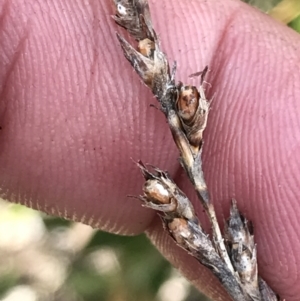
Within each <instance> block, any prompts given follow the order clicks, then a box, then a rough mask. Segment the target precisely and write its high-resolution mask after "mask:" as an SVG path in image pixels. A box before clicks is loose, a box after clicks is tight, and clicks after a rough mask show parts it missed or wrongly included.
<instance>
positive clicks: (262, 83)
mask: <svg viewBox="0 0 300 301" xmlns="http://www.w3.org/2000/svg"><path fill="white" fill-rule="evenodd" d="M150 5H151V10H152V15H153V22H154V25H155V28H156V30H157V32H158V33H159V36H160V38H161V41H162V45H163V49H164V50H165V52H166V53H167V54H168V57H169V59H170V61H172V60H174V59H176V60H177V62H178V73H177V79H178V80H182V81H185V82H187V83H189V84H194V85H197V84H198V82H197V81H198V79H197V78H194V79H188V75H189V74H191V73H194V72H197V71H200V70H202V69H203V68H204V67H205V65H208V66H209V68H210V70H211V72H210V73H209V75H208V78H207V81H208V82H209V83H210V85H209V86H208V87H207V94H208V96H209V97H210V98H211V97H214V98H213V102H212V106H211V111H210V116H209V120H208V126H207V129H206V131H205V135H204V139H205V145H204V153H203V162H204V163H203V169H204V172H205V175H206V180H207V185H208V187H209V190H210V193H211V197H212V200H213V202H214V204H215V207H216V211H217V214H218V216H219V218H220V220H223V218H225V217H227V216H228V210H229V204H230V199H231V198H232V197H234V198H236V199H237V201H238V206H239V208H240V210H241V211H242V212H243V213H244V214H245V216H246V217H247V218H248V219H251V220H252V221H253V223H254V225H255V234H256V242H257V244H258V260H259V269H260V274H261V275H262V276H263V277H264V278H265V279H266V280H267V281H268V283H269V284H270V285H271V286H272V287H273V288H274V289H275V290H276V292H278V293H279V294H280V295H281V296H282V297H283V298H286V300H288V301H296V300H298V299H299V297H298V296H299V295H300V286H299V282H300V279H299V278H300V276H299V274H300V252H299V249H300V234H299V222H298V216H299V214H300V206H299V199H300V192H299V178H298V173H299V170H300V152H299V142H300V132H299V120H300V119H299V115H300V105H299V96H300V85H299V82H300V81H299V60H300V52H299V48H300V38H299V37H300V36H299V35H298V34H297V33H295V32H293V31H292V30H290V29H288V28H287V27H285V26H283V25H281V24H279V23H277V22H275V21H273V20H272V19H271V18H270V17H268V16H265V15H263V14H262V13H260V12H258V11H256V10H254V9H252V8H250V7H248V6H246V5H244V4H242V3H240V2H238V1H230V0H227V1H225V0H224V1H204V0H203V1H202V0H199V1H196V0H183V1H182V0H173V1H168V0H159V1H158V0H156V1H155V0H152V1H150ZM0 7H1V22H0V41H1V43H0V48H1V50H0V55H1V58H0V64H1V67H0V87H1V90H0V91H1V102H0V126H1V128H0V139H1V141H0V170H1V171H0V188H1V195H2V197H3V198H6V199H8V200H10V201H13V202H21V203H23V204H26V205H28V206H31V207H33V208H37V209H40V210H43V211H46V212H48V213H50V214H55V215H61V216H64V217H67V218H71V219H73V220H76V221H83V222H85V223H88V224H91V225H92V226H94V227H98V228H100V229H102V230H105V231H110V232H114V233H120V234H126V235H132V234H138V233H141V232H143V231H146V233H147V235H148V236H149V237H150V239H151V240H152V241H153V243H154V244H155V245H156V246H157V247H158V249H159V250H160V251H161V252H162V253H163V254H164V256H166V258H167V259H168V260H170V261H171V262H172V263H173V264H174V265H175V266H176V267H178V268H179V269H180V270H181V271H182V272H183V274H184V275H185V276H186V277H187V278H188V279H190V280H191V281H192V282H193V283H194V284H195V285H196V286H197V287H198V288H199V290H202V291H203V292H204V293H206V294H207V295H208V296H210V297H211V298H213V299H216V300H229V299H228V297H227V295H226V293H225V292H224V291H223V289H222V288H221V287H220V286H219V285H218V284H217V281H216V280H215V279H214V278H213V277H212V276H211V274H210V273H209V272H208V271H207V270H206V269H204V268H202V267H201V266H198V265H196V264H195V261H194V260H193V258H191V257H189V256H188V255H187V254H185V253H184V252H183V251H182V250H181V249H180V248H178V247H176V246H174V244H173V242H172V241H171V239H170V238H169V237H167V236H166V235H165V234H164V233H163V231H162V227H161V223H160V221H159V220H158V218H157V217H156V215H155V213H154V212H152V211H151V210H149V209H146V208H142V207H141V206H140V203H139V201H138V200H136V199H132V198H127V197H126V195H128V194H130V195H138V194H140V193H141V186H142V183H143V179H142V177H141V175H140V173H139V171H138V169H137V168H136V167H135V165H134V163H133V162H132V160H131V159H130V158H132V159H133V160H138V159H142V160H143V161H144V162H147V163H148V162H149V163H152V164H155V165H156V166H159V167H160V168H162V169H167V170H168V171H169V172H170V174H171V175H172V176H173V177H174V178H175V180H176V181H177V183H178V184H179V185H180V187H182V188H183V189H184V190H185V191H187V193H188V195H189V196H190V197H191V199H192V200H193V201H194V203H195V207H196V210H197V212H198V213H199V216H200V219H201V220H202V221H203V224H204V227H205V228H206V229H207V230H208V229H209V226H208V225H207V222H206V219H205V218H204V216H203V213H202V210H201V208H200V205H199V202H197V200H196V199H195V197H194V194H193V189H192V187H191V185H190V184H189V183H188V182H187V180H186V178H185V176H184V175H183V174H182V171H181V169H180V166H179V164H178V161H177V157H178V152H177V150H176V148H175V146H174V144H173V142H172V139H171V135H170V134H169V133H168V128H167V125H166V122H165V120H164V117H163V115H162V114H160V113H159V112H158V111H157V110H156V109H153V108H149V104H150V103H153V104H156V101H155V99H154V98H153V96H152V95H151V93H150V91H149V90H148V89H147V88H146V87H145V86H144V85H143V84H142V83H141V82H140V80H139V78H138V77H137V75H136V74H135V73H134V71H133V70H132V68H131V66H130V65H129V63H128V62H127V61H126V60H125V59H124V58H123V57H122V53H121V50H120V48H119V45H118V43H117V39H116V37H115V32H116V31H118V32H122V33H124V32H123V31H122V29H120V28H117V26H116V25H115V24H114V22H113V21H112V20H111V18H110V15H111V14H113V7H112V5H111V2H110V1H108V0H101V1H96V0H95V1H82V0H77V1H61V0H55V1H44V0H36V1H26V2H25V1H21V0H10V1H8V0H0ZM166 15H167V17H166ZM125 36H126V35H125ZM196 267H197V268H196ZM217 298H219V299H217Z"/></svg>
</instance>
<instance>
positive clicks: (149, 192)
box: [113, 0, 279, 301]
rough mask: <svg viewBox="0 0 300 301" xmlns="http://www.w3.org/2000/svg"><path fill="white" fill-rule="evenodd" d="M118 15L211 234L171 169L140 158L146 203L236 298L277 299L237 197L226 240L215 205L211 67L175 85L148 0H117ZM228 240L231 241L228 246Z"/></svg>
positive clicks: (126, 46) (128, 53)
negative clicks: (194, 81) (205, 148)
mask: <svg viewBox="0 0 300 301" xmlns="http://www.w3.org/2000/svg"><path fill="white" fill-rule="evenodd" d="M114 3H115V6H116V15H115V16H113V18H114V20H115V21H116V22H117V23H118V24H119V25H120V26H122V27H124V28H125V29H126V30H127V31H128V32H129V33H130V34H131V35H132V36H133V38H134V39H135V40H136V44H137V45H135V46H132V45H131V44H130V43H128V42H127V41H126V40H125V39H124V38H123V37H121V36H119V35H117V37H118V39H119V42H120V44H121V47H122V50H123V53H124V56H125V57H126V59H127V60H128V61H129V62H130V63H131V65H132V66H133V68H134V69H135V71H136V72H137V73H138V75H139V76H140V78H141V79H142V81H143V82H144V83H145V84H146V85H147V86H148V87H149V88H150V89H151V91H152V93H153V94H154V95H155V96H156V98H157V100H158V101H159V103H160V105H161V110H162V112H163V113H164V114H165V116H166V119H167V122H168V125H169V128H170V130H171V132H172V135H173V139H174V141H175V143H176V145H177V148H178V150H179V152H180V162H181V164H182V166H183V168H184V170H185V171H186V173H187V175H188V177H189V179H190V181H191V183H192V184H193V185H194V188H195V190H196V192H197V195H198V197H199V199H200V201H201V203H202V205H203V208H204V210H205V212H206V214H207V216H208V218H209V221H210V224H211V227H212V238H210V236H209V235H207V234H206V233H205V232H204V231H203V229H202V227H201V225H200V223H199V221H198V218H197V216H196V214H195V210H194V207H193V205H192V203H191V202H190V201H189V199H188V198H187V196H186V195H185V194H184V193H183V192H182V191H181V190H180V189H179V188H178V187H177V185H176V184H175V182H174V181H173V180H172V179H171V178H170V177H169V176H168V174H167V173H166V172H163V171H162V170H160V169H158V168H153V172H150V171H149V170H148V169H147V168H146V166H145V165H144V164H143V163H142V162H141V161H140V162H138V163H137V165H138V166H139V168H140V170H141V171H142V173H143V176H144V178H145V184H144V187H143V195H142V196H140V197H139V199H140V200H141V201H142V202H143V206H145V207H148V208H151V209H153V210H156V211H158V212H159V214H160V215H161V218H162V220H163V222H164V226H165V228H166V229H167V231H168V232H169V233H170V235H171V237H173V239H174V240H175V241H176V242H177V244H178V245H179V246H180V247H182V248H184V249H185V250H186V251H187V252H189V253H190V254H191V255H192V256H193V257H195V258H196V259H197V260H198V261H199V262H200V263H201V264H203V265H205V266H206V267H207V268H209V269H210V270H211V271H212V273H214V275H216V277H217V278H218V279H219V281H220V282H221V283H222V285H223V286H224V287H225V289H226V290H227V292H228V293H229V295H230V296H231V297H232V299H233V300H236V301H242V300H244V301H277V300H279V298H278V297H277V296H276V295H275V294H274V293H273V292H272V290H271V289H270V288H269V287H268V286H267V284H266V283H265V282H264V281H263V280H262V279H261V278H260V277H258V273H257V258H256V245H255V243H254V237H253V233H252V231H251V229H250V228H249V226H248V223H247V222H246V220H245V219H244V218H243V217H242V216H241V214H240V213H239V211H238V209H237V206H236V203H235V202H233V203H232V206H231V210H230V218H229V220H228V221H227V224H226V228H225V235H224V237H225V240H224V239H223V236H222V233H221V230H220V227H219V224H218V221H217V217H216V213H215V209H214V206H213V204H212V203H211V201H210V198H209V194H208V189H207V186H206V183H205V180H204V175H203V170H202V161H201V151H202V139H203V131H204V129H205V127H206V124H207V118H208V112H209V102H208V100H207V99H206V96H205V91H204V87H203V83H204V77H205V75H206V73H207V70H208V68H207V67H205V68H204V70H203V71H201V72H197V73H194V74H192V75H191V76H192V77H193V76H199V75H201V81H200V87H199V89H197V88H196V87H194V86H190V85H183V84H182V83H179V84H177V85H176V84H175V72H176V63H174V65H173V68H172V70H170V67H169V63H168V60H167V57H166V55H165V54H164V53H163V52H162V51H161V49H160V45H159V41H158V38H157V35H156V33H155V31H154V29H153V27H152V22H151V17H150V12H149V5H148V2H147V0H114ZM225 243H226V246H225Z"/></svg>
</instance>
